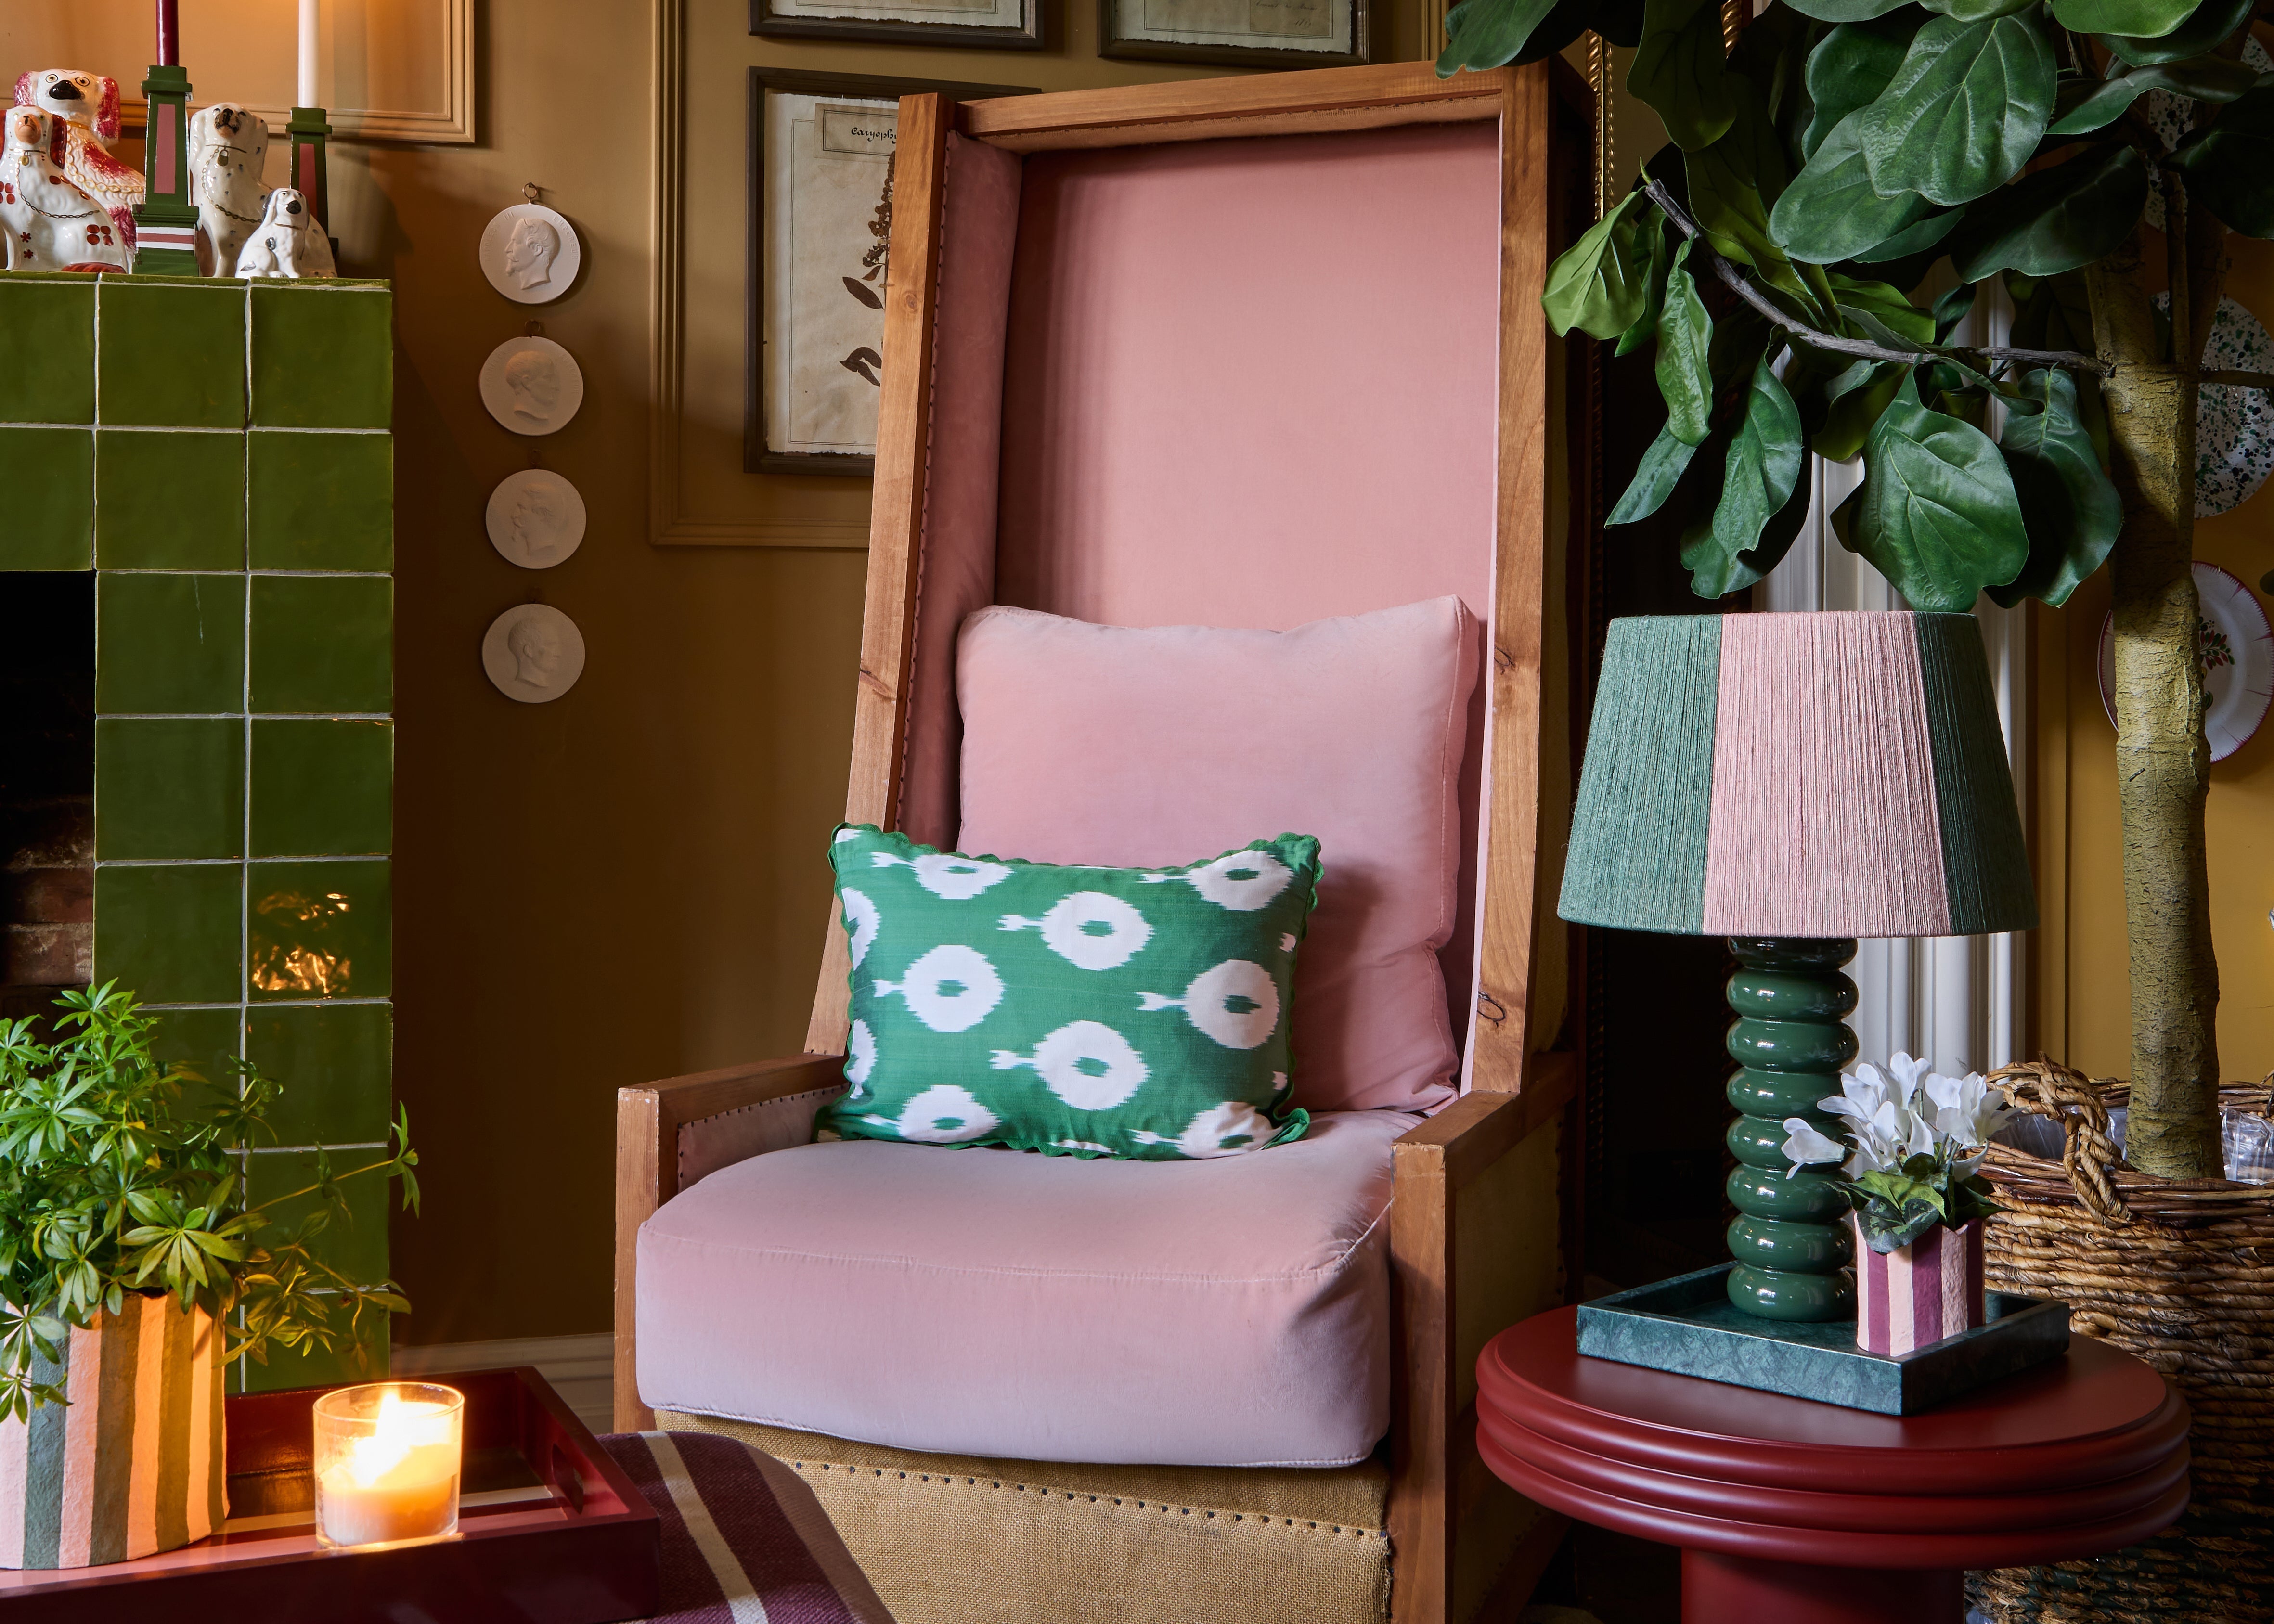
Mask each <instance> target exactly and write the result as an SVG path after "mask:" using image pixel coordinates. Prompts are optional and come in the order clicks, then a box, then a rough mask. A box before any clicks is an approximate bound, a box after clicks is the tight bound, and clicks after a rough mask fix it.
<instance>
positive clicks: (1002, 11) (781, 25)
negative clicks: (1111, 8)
mask: <svg viewBox="0 0 2274 1624" xmlns="http://www.w3.org/2000/svg"><path fill="white" fill-rule="evenodd" d="M1047 5H1048V0H750V32H751V33H752V34H760V35H764V36H765V37H766V38H769V39H777V40H853V41H863V42H866V43H868V44H871V45H946V46H953V47H955V48H958V49H965V50H972V49H988V50H1040V49H1043V46H1044V45H1046V44H1047V43H1049V40H1048V24H1047V22H1046V20H1045V19H1046V18H1047V17H1048V15H1049V13H1048V9H1047Z"/></svg>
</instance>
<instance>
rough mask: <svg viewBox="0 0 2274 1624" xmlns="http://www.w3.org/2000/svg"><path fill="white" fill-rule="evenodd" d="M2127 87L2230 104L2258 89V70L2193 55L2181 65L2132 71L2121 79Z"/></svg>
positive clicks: (2240, 63) (2221, 59)
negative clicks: (2135, 86)
mask: <svg viewBox="0 0 2274 1624" xmlns="http://www.w3.org/2000/svg"><path fill="white" fill-rule="evenodd" d="M2124 78H2125V80H2126V82H2127V83H2128V84H2138V85H2143V86H2146V87H2147V88H2148V89H2150V90H2162V91H2167V92H2169V93H2170V94H2172V95H2175V96H2190V97H2193V98H2194V99H2195V101H2197V102H2233V101H2234V100H2236V99H2237V98H2239V97H2241V96H2245V95H2248V94H2249V93H2250V92H2251V91H2253V90H2255V89H2256V88H2257V87H2258V70H2257V69H2255V68H2254V67H2252V66H2250V65H2249V64H2248V63H2242V62H2229V61H2227V60H2226V58H2225V57H2224V56H2193V57H2189V58H2188V59H2187V61H2185V62H2162V63H2157V64H2154V65H2153V66H2150V67H2145V68H2135V69H2133V70H2132V71H2130V72H2129V73H2127V74H2126V75H2125V76H2124Z"/></svg>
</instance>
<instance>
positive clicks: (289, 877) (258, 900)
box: [247, 860, 395, 1001]
mask: <svg viewBox="0 0 2274 1624" xmlns="http://www.w3.org/2000/svg"><path fill="white" fill-rule="evenodd" d="M388 867H389V866H388V864H387V863H385V862H383V861H380V862H342V861H336V860H335V861H315V862H256V863H254V864H253V865H252V869H251V875H252V881H251V883H252V891H251V901H250V905H249V914H248V924H249V927H250V929H251V932H252V938H251V944H250V950H249V963H248V968H247V975H248V978H249V980H250V982H251V996H252V998H253V999H254V1000H256V1001H262V1000H267V999H272V998H384V997H386V996H388V993H389V992H390V991H391V990H392V989H393V985H394V974H395V972H394V966H393V963H392V954H393V951H394V932H393V927H392V923H391V918H390V915H391V914H392V910H393V900H394V899H393V895H392V891H391V886H390V876H389V872H388Z"/></svg>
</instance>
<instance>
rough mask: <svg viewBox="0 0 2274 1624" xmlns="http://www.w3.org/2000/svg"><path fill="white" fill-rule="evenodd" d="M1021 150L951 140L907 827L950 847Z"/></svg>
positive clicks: (985, 596) (982, 597)
mask: <svg viewBox="0 0 2274 1624" xmlns="http://www.w3.org/2000/svg"><path fill="white" fill-rule="evenodd" d="M1019 176H1020V162H1019V158H1018V155H1017V154H1014V153H1006V152H1005V151H1003V150H1002V149H1001V148H1000V147H990V146H988V145H987V144H986V143H985V142H983V141H967V140H965V139H963V138H962V137H961V136H960V135H950V136H949V137H948V138H947V202H946V207H945V211H944V213H943V214H942V216H941V222H940V229H941V233H942V237H943V244H942V247H941V252H940V257H939V314H938V319H937V326H936V327H935V328H934V329H933V338H932V398H933V400H934V401H936V402H938V409H937V410H935V411H934V412H933V414H932V420H931V445H930V455H929V462H930V482H929V484H928V485H927V486H926V492H927V494H926V498H925V509H924V528H923V568H922V570H921V571H920V572H919V573H918V575H917V577H916V615H915V648H914V650H912V665H911V676H910V679H909V683H910V686H909V692H908V731H907V746H906V748H907V761H906V763H905V767H906V771H905V776H904V778H903V779H902V788H901V792H900V827H901V828H902V829H903V830H905V831H907V833H908V834H909V836H910V837H912V838H915V839H918V840H921V841H922V842H923V843H924V844H925V845H927V846H938V847H940V848H942V849H943V850H945V848H947V847H949V846H953V845H954V844H955V749H956V733H957V727H956V720H955V628H957V627H959V626H960V625H961V624H962V623H963V617H964V616H965V615H967V614H969V613H971V612H972V611H973V610H974V609H976V608H979V607H980V606H981V605H984V604H990V603H993V602H994V601H995V488H996V477H997V468H998V462H999V458H1000V455H1001V450H1002V443H1003V330H1004V324H1005V320H1007V318H1008V312H1009V301H1010V297H1011V251H1012V247H1013V243H1014V242H1015V240H1016V237H1017V233H1018V225H1019Z"/></svg>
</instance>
